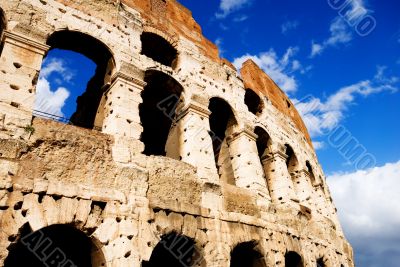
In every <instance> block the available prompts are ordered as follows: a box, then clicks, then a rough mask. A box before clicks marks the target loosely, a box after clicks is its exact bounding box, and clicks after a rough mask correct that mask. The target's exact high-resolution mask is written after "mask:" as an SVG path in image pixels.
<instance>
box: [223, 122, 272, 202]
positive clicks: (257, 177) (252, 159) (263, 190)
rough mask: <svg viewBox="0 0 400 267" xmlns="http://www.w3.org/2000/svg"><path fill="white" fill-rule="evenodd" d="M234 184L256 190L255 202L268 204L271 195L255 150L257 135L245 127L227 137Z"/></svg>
mask: <svg viewBox="0 0 400 267" xmlns="http://www.w3.org/2000/svg"><path fill="white" fill-rule="evenodd" d="M227 141H228V145H229V151H230V156H231V164H232V167H233V173H234V176H235V177H234V178H235V184H236V186H238V187H241V188H247V189H250V190H251V191H253V192H257V198H258V199H257V204H259V205H264V206H268V204H269V203H270V202H271V197H270V195H269V192H268V188H267V185H266V180H265V175H264V169H263V166H262V165H261V161H260V157H259V156H258V151H257V143H256V141H257V135H255V134H254V133H253V132H252V131H250V130H248V129H245V130H243V131H242V132H240V133H237V134H234V135H231V136H230V137H228V138H227Z"/></svg>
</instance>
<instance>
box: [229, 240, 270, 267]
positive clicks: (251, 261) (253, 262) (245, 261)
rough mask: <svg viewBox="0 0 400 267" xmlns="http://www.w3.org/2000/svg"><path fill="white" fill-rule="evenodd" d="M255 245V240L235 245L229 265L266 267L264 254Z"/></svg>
mask: <svg viewBox="0 0 400 267" xmlns="http://www.w3.org/2000/svg"><path fill="white" fill-rule="evenodd" d="M256 247H257V243H256V242H245V243H240V244H239V245H237V246H236V247H235V248H234V249H233V250H232V252H231V264H230V267H267V265H266V263H265V260H264V256H263V255H262V254H261V253H260V252H259V251H258V250H257V249H256Z"/></svg>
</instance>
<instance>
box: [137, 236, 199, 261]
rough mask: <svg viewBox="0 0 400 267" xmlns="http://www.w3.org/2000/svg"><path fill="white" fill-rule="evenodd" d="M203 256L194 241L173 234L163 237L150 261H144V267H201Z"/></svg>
mask: <svg viewBox="0 0 400 267" xmlns="http://www.w3.org/2000/svg"><path fill="white" fill-rule="evenodd" d="M201 255H202V254H201V253H200V252H199V249H198V248H197V246H196V242H195V241H194V239H192V238H190V237H187V236H185V235H179V234H177V233H175V232H172V233H169V234H166V235H163V236H162V237H161V240H160V242H158V244H157V245H156V247H155V248H154V250H153V252H152V254H151V256H150V259H149V261H143V262H142V267H159V266H174V267H189V266H201V265H202V262H203V258H202V256H201Z"/></svg>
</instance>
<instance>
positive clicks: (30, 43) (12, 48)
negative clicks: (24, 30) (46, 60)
mask: <svg viewBox="0 0 400 267" xmlns="http://www.w3.org/2000/svg"><path fill="white" fill-rule="evenodd" d="M3 40H4V46H3V50H2V52H1V57H0V122H1V121H3V122H2V124H3V125H1V126H16V127H24V126H26V125H29V124H30V123H31V119H32V112H33V109H34V104H35V93H36V83H37V80H38V77H39V71H40V68H41V65H42V61H43V57H44V55H45V54H46V52H47V51H48V50H49V46H47V45H45V44H42V43H40V42H37V41H35V40H32V39H29V38H28V37H25V36H23V35H20V34H16V33H12V32H8V31H5V32H4V35H3ZM43 104H45V103H43Z"/></svg>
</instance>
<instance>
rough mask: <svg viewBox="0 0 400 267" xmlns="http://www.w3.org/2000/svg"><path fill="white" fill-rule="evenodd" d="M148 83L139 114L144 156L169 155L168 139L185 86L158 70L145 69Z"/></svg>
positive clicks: (143, 93)
mask: <svg viewBox="0 0 400 267" xmlns="http://www.w3.org/2000/svg"><path fill="white" fill-rule="evenodd" d="M144 81H145V82H146V83H147V85H146V86H145V88H144V90H143V91H142V93H141V96H142V99H143V102H142V103H141V104H140V105H139V116H140V120H141V123H142V126H143V132H142V135H141V138H140V140H141V141H142V142H143V143H144V152H143V153H144V154H145V155H148V156H149V155H157V156H166V155H167V151H166V150H167V148H166V144H167V140H168V135H169V133H170V129H171V125H172V122H173V121H174V119H175V115H176V109H177V106H178V104H179V103H180V102H182V100H181V95H182V92H183V87H182V85H180V83H178V82H177V81H176V80H175V79H174V78H172V77H171V76H169V75H167V74H165V73H163V72H160V71H156V70H148V71H146V72H145V78H144Z"/></svg>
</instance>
